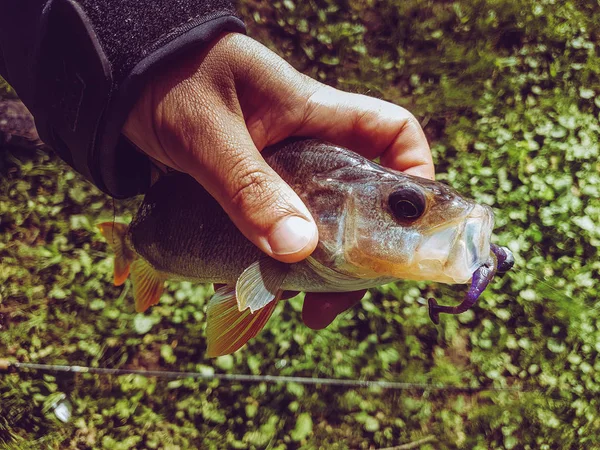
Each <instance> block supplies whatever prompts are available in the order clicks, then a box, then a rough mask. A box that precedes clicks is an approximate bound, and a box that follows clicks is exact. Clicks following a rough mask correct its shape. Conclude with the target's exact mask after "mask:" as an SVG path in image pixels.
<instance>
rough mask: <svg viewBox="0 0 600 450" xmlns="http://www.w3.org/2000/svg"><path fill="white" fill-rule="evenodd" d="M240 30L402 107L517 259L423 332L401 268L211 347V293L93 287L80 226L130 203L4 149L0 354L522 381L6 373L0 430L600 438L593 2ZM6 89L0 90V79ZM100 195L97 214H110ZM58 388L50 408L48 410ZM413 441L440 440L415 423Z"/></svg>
mask: <svg viewBox="0 0 600 450" xmlns="http://www.w3.org/2000/svg"><path fill="white" fill-rule="evenodd" d="M241 11H242V12H243V14H244V15H245V17H246V18H247V24H248V26H249V29H250V32H251V34H252V35H254V36H256V37H257V38H258V39H260V40H261V41H264V42H269V43H270V44H271V45H272V47H273V48H274V49H276V50H277V51H279V52H280V53H282V54H284V55H285V57H286V58H287V59H289V60H290V61H291V62H292V63H293V64H295V65H296V67H298V68H300V69H301V70H303V71H305V72H306V73H308V74H311V75H313V76H314V77H316V78H318V79H321V80H323V81H325V82H327V83H330V84H332V85H335V86H337V87H340V88H344V89H348V90H352V91H356V92H360V93H369V94H370V95H375V96H378V97H382V98H385V99H387V100H389V101H392V102H395V103H398V104H401V105H404V106H406V107H407V108H409V109H410V110H411V111H412V112H413V113H414V114H415V115H416V116H417V117H418V118H419V119H420V120H421V121H422V123H423V125H424V129H425V131H426V133H427V134H428V136H429V137H430V140H431V142H432V150H433V153H434V158H435V162H436V167H437V170H438V178H439V179H441V180H444V181H447V182H448V183H450V184H451V185H453V186H455V187H456V188H457V189H458V190H459V191H461V192H463V193H464V194H465V195H469V196H472V197H474V198H476V199H477V200H479V201H481V202H483V203H486V204H489V205H491V206H492V207H493V208H494V211H495V213H496V235H495V238H494V239H495V242H497V243H499V244H501V245H507V246H508V247H510V248H511V250H512V251H513V252H514V253H515V256H516V259H517V265H516V268H515V270H513V271H512V272H510V273H509V274H507V275H506V276H504V277H503V278H499V279H497V280H496V281H495V282H494V283H493V285H492V286H491V287H490V288H489V289H488V291H487V292H486V293H485V294H484V295H483V298H482V301H481V302H480V304H479V306H477V307H476V308H474V310H473V311H470V312H468V313H465V314H463V315H461V316H459V317H448V316H443V319H442V324H441V325H440V326H439V327H435V326H433V325H432V324H431V323H430V321H429V319H428V316H427V311H426V308H425V307H424V306H423V301H424V299H426V298H427V297H428V296H430V295H434V296H436V297H437V298H439V299H443V300H444V302H445V303H450V302H452V301H454V302H458V301H459V299H460V297H461V294H462V293H463V292H464V289H462V288H460V287H456V286H454V287H453V286H445V285H435V284H432V283H399V284H398V285H388V286H384V287H382V288H381V289H379V290H374V291H372V292H371V293H370V295H369V296H368V297H367V298H366V299H365V300H364V301H363V303H362V307H360V308H358V307H357V308H355V309H353V310H352V311H349V312H348V313H346V314H344V315H343V316H342V317H340V318H338V319H337V321H336V322H335V323H334V324H333V325H332V326H330V327H329V328H328V329H326V330H323V331H319V332H315V331H312V330H309V329H307V328H306V327H304V326H303V325H302V323H301V320H300V310H301V299H293V300H291V301H289V302H286V304H285V305H284V304H281V305H280V306H279V307H278V308H277V311H276V313H275V316H274V318H273V319H272V320H271V321H270V322H269V323H268V325H267V328H266V330H265V331H263V333H261V335H260V336H259V337H258V338H257V339H255V340H253V341H252V342H251V343H250V344H249V345H248V346H246V347H245V348H244V349H242V350H241V351H240V352H238V353H236V354H234V355H232V356H230V357H223V358H218V359H216V360H209V359H207V358H206V356H205V354H204V351H205V348H206V346H205V338H204V334H203V325H204V319H205V317H204V306H205V301H206V299H207V298H209V296H210V294H211V292H212V290H211V288H210V287H204V286H194V285H191V284H190V283H184V282H182V283H175V282H172V283H170V284H169V289H168V294H167V295H166V296H165V298H163V301H162V302H161V304H160V305H158V306H157V307H155V308H153V309H152V310H151V311H150V312H149V313H147V314H144V315H140V314H136V313H135V311H134V308H133V305H132V301H131V294H130V292H129V290H128V286H127V285H126V286H125V288H124V289H120V288H115V287H114V286H112V284H111V279H112V258H111V256H110V255H109V252H108V251H107V248H106V245H105V243H104V241H103V240H102V238H101V237H100V235H99V233H98V232H97V230H96V229H95V226H94V224H96V223H98V222H100V221H103V220H112V218H113V216H114V215H116V217H118V218H119V220H123V221H128V220H129V219H130V217H131V213H132V212H133V211H134V210H135V201H130V202H115V203H114V205H113V202H112V201H111V200H110V199H108V198H107V197H105V196H104V195H102V194H100V193H99V192H98V191H97V190H96V189H95V188H93V187H92V186H90V185H89V184H87V183H85V182H84V181H82V179H81V178H80V177H79V176H77V175H76V174H74V173H73V172H72V171H71V170H70V169H68V168H67V167H66V166H65V165H64V164H63V163H61V162H59V161H58V160H57V159H56V158H55V157H54V156H49V155H47V154H44V153H42V152H40V151H37V150H22V149H19V150H14V149H13V150H10V151H8V150H6V151H4V150H3V151H1V152H0V172H1V174H2V176H1V177H0V258H1V260H0V331H1V334H0V357H2V356H9V357H12V358H16V359H18V360H21V361H32V362H40V361H43V362H48V363H59V364H61V363H69V364H81V365H92V366H103V367H106V366H108V367H128V368H142V369H158V368H163V369H171V370H193V371H200V372H202V373H214V372H217V371H218V372H225V373H261V374H272V375H298V376H326V377H339V378H359V379H364V378H369V379H371V378H380V379H389V380H395V381H404V382H416V383H446V384H451V385H457V386H465V385H466V386H480V385H484V386H496V387H503V386H528V387H530V388H531V389H530V390H528V391H526V392H522V393H515V392H493V393H480V394H456V393H453V394H448V393H446V392H443V391H439V392H438V391H429V392H426V393H425V394H423V395H420V394H419V393H415V392H411V391H408V392H396V391H380V390H379V391H378V390H374V389H358V390H344V389H340V388H333V387H303V386H300V385H296V384H290V385H286V386H284V385H265V384H259V385H245V384H244V385H240V384H236V383H225V382H222V383H220V382H217V381H212V382H205V381H198V380H176V381H170V382H168V381H164V380H155V379H152V378H148V379H146V378H142V377H130V376H123V377H96V376H90V375H84V374H79V375H68V376H64V375H63V376H56V377H55V376H50V375H44V376H41V375H40V374H35V373H32V374H31V375H26V374H23V375H21V376H19V377H17V376H16V375H6V376H2V378H1V379H0V443H3V444H4V445H6V446H8V448H28V447H30V446H31V445H33V446H34V447H37V448H44V447H48V448H69V447H73V448H109V449H130V448H169V449H176V448H182V449H183V448H194V447H201V448H208V449H211V448H215V449H217V448H219V449H220V448H239V449H254V448H271V449H285V448H298V447H302V448H307V449H312V448H327V449H346V448H352V449H359V448H364V449H367V448H379V447H390V446H395V445H400V444H404V443H408V442H417V441H421V440H422V442H424V444H423V445H422V446H421V448H436V449H454V448H468V449H472V448H475V449H501V448H506V449H512V448H530V449H533V448H535V449H537V448H547V449H554V448H594V447H598V446H599V445H600V442H599V441H600V438H599V436H600V418H599V417H598V414H597V411H598V410H599V409H600V405H599V400H598V398H599V395H598V393H599V391H600V375H599V374H600V362H599V361H600V358H598V354H599V353H600V344H599V343H600V320H599V317H600V316H599V314H598V306H597V302H596V300H597V298H598V296H599V289H598V286H597V283H596V280H597V279H598V278H599V275H600V274H599V271H600V258H598V247H599V246H600V228H599V226H598V224H599V223H600V201H599V198H600V165H599V163H598V156H599V152H600V143H599V139H598V136H599V135H600V133H599V131H600V130H599V127H600V125H599V122H598V119H599V118H600V84H599V82H598V79H599V75H600V60H599V58H600V56H599V55H600V53H599V50H598V48H599V46H600V35H599V34H598V32H597V24H598V23H600V8H598V5H597V3H596V2H575V1H565V2H556V1H552V0H542V1H534V0H525V1H522V2H515V1H512V0H485V1H484V0H457V1H454V2H448V1H431V2H422V1H417V0H407V1H402V2H397V1H392V0H381V1H379V2H374V1H372V0H364V1H342V0H315V1H311V2H299V1H294V0H285V1H283V2H274V3H269V2H255V1H250V0H246V1H243V2H242V5H241ZM1 89H3V88H2V86H1V85H0V90H1ZM113 208H114V209H113ZM61 393H63V394H66V395H67V398H68V399H69V401H70V402H71V403H72V404H73V418H72V420H71V421H70V422H69V423H67V424H62V423H60V422H58V421H57V420H56V418H55V417H54V415H53V414H52V411H51V410H47V406H48V404H49V402H51V400H52V399H54V398H56V396H57V394H61ZM431 436H433V437H434V438H435V441H431Z"/></svg>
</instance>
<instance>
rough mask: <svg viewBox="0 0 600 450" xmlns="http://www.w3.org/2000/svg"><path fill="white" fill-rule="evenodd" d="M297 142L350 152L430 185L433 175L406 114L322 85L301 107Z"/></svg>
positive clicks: (419, 132) (419, 133) (421, 138)
mask: <svg viewBox="0 0 600 450" xmlns="http://www.w3.org/2000/svg"><path fill="white" fill-rule="evenodd" d="M294 134H295V135H297V136H311V137H316V138H321V139H324V140H326V141H329V142H332V143H334V144H337V145H341V146H343V147H347V148H349V149H351V150H354V151H355V152H357V153H360V154H361V155H363V156H365V157H367V158H369V159H373V158H376V157H378V156H380V157H381V162H382V164H383V165H385V166H387V167H390V168H392V169H396V170H400V171H402V172H406V173H409V174H411V175H415V176H420V177H423V178H429V179H433V178H434V177H435V169H434V166H433V160H432V157H431V150H430V149H429V144H428V143H427V138H426V137H425V133H423V129H422V128H421V126H420V125H419V122H418V121H417V119H416V118H415V117H414V116H413V115H412V114H411V113H410V112H409V111H408V110H406V109H405V108H402V107H401V106H398V105H394V104H393V103H390V102H386V101H384V100H380V99H377V98H373V97H369V96H366V95H360V94H353V93H349V92H344V91H340V90H337V89H334V88H332V87H329V86H325V85H322V86H321V87H319V88H317V89H316V90H315V91H314V92H313V94H312V95H311V96H310V97H309V98H308V100H307V102H306V109H305V114H304V118H303V120H302V121H301V125H300V126H299V128H298V129H297V130H296V131H295V133H294Z"/></svg>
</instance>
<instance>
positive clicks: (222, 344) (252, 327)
mask: <svg viewBox="0 0 600 450" xmlns="http://www.w3.org/2000/svg"><path fill="white" fill-rule="evenodd" d="M235 290H236V288H235V287H234V286H233V285H228V286H224V287H222V288H220V289H218V290H217V291H216V292H215V295H213V297H212V298H211V299H210V301H209V302H208V307H207V310H206V315H207V324H206V337H207V341H208V350H207V354H208V356H209V357H210V358H213V357H216V356H222V355H228V354H230V353H233V352H235V351H237V350H239V349H240V348H241V347H242V346H243V345H244V344H245V343H246V342H248V340H250V339H252V338H253V337H254V336H256V335H257V334H258V333H259V332H260V330H262V329H263V327H264V326H265V324H266V323H267V321H268V320H269V318H270V317H271V314H273V310H274V309H275V306H277V302H278V301H279V299H280V298H281V291H278V292H276V294H275V296H274V297H273V299H272V300H271V301H270V302H269V303H268V304H267V305H266V306H265V307H263V308H262V309H261V310H260V311H257V312H255V313H252V312H251V310H250V309H244V310H243V311H240V309H239V308H238V300H237V299H236V296H235Z"/></svg>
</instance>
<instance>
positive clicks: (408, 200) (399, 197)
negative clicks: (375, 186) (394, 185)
mask: <svg viewBox="0 0 600 450" xmlns="http://www.w3.org/2000/svg"><path fill="white" fill-rule="evenodd" d="M388 202H389V205H390V209H391V210H392V213H394V216H396V218H398V219H409V220H415V219H418V218H419V217H421V215H422V214H423V212H424V211H425V206H426V202H427V200H426V199H425V194H423V192H422V191H420V190H417V189H415V188H413V187H406V188H402V189H399V190H397V191H396V192H393V193H392V194H391V195H390V198H389V200H388Z"/></svg>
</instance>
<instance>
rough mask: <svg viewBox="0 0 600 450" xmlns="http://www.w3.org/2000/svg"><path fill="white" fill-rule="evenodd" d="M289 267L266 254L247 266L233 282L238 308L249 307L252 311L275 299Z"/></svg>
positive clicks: (241, 309) (242, 309)
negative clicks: (234, 282) (235, 281)
mask: <svg viewBox="0 0 600 450" xmlns="http://www.w3.org/2000/svg"><path fill="white" fill-rule="evenodd" d="M289 267H290V266H289V264H285V263H282V262H279V261H277V260H275V259H273V258H269V257H267V256H265V257H262V258H260V259H259V260H258V261H256V262H254V263H252V264H251V265H250V266H248V268H247V269H246V270H244V271H243V272H242V274H241V275H240V277H239V278H238V280H237V283H236V284H235V295H236V297H237V304H238V308H239V310H240V311H244V310H245V309H247V308H249V309H250V312H252V313H254V312H256V311H258V310H259V309H261V308H264V307H265V306H267V305H268V304H269V303H271V302H272V301H273V300H275V298H276V296H277V294H278V292H280V290H281V286H282V285H283V282H284V281H285V277H286V276H287V274H288V272H289Z"/></svg>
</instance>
